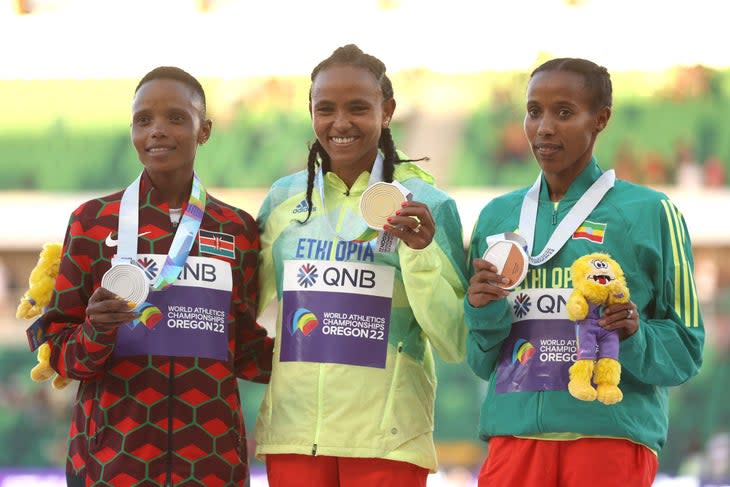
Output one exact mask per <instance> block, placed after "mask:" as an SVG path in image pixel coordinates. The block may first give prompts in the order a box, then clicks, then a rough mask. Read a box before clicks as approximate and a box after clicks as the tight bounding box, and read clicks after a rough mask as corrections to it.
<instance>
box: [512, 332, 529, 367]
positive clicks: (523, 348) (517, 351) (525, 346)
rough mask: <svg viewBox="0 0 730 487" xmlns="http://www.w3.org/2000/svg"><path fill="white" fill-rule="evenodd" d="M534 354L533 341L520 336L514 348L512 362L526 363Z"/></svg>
mask: <svg viewBox="0 0 730 487" xmlns="http://www.w3.org/2000/svg"><path fill="white" fill-rule="evenodd" d="M533 355H535V347H534V346H533V345H532V343H530V342H528V341H527V340H525V339H523V338H520V339H519V340H517V341H516V342H515V346H514V348H513V349H512V363H515V362H519V363H521V364H523V365H524V364H526V363H527V361H528V360H530V358H532V356H533Z"/></svg>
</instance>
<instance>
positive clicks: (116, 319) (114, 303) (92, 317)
mask: <svg viewBox="0 0 730 487" xmlns="http://www.w3.org/2000/svg"><path fill="white" fill-rule="evenodd" d="M136 305H137V303H135V302H131V301H126V300H124V299H121V298H120V297H119V296H117V295H116V294H114V293H113V292H111V291H109V290H108V289H105V288H104V287H99V288H97V289H96V291H94V293H93V294H92V295H91V297H90V298H89V303H88V305H87V306H86V319H87V320H89V322H90V323H91V324H92V325H93V326H94V328H95V329H97V330H99V331H111V330H112V329H114V328H116V327H118V326H119V325H121V324H123V323H127V322H129V321H132V320H134V319H135V318H137V312H136V311H134V308H135V307H136Z"/></svg>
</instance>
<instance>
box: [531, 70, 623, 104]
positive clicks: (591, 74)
mask: <svg viewBox="0 0 730 487" xmlns="http://www.w3.org/2000/svg"><path fill="white" fill-rule="evenodd" d="M542 71H569V72H571V73H576V74H579V75H581V76H582V77H583V79H584V81H585V86H586V89H587V90H588V92H589V93H590V94H591V99H592V104H591V108H592V109H593V110H594V111H596V110H599V109H600V108H603V107H608V108H611V104H612V103H613V95H612V92H613V87H612V85H611V76H610V75H609V74H608V70H607V69H606V68H604V67H603V66H599V65H598V64H596V63H594V62H593V61H589V60H587V59H581V58H557V59H551V60H550V61H547V62H545V63H543V64H541V65H540V66H538V67H537V68H535V70H534V71H533V72H532V74H531V75H530V79H532V77H533V76H535V75H536V74H537V73H540V72H542Z"/></svg>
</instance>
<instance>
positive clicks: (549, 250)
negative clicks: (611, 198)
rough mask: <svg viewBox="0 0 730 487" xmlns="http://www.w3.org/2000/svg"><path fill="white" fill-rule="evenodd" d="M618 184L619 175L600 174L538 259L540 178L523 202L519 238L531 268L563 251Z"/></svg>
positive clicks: (539, 176)
mask: <svg viewBox="0 0 730 487" xmlns="http://www.w3.org/2000/svg"><path fill="white" fill-rule="evenodd" d="M615 181H616V174H615V173H614V171H613V169H611V170H609V171H606V172H604V173H603V174H601V176H600V177H599V178H598V179H596V181H595V182H594V183H593V184H592V185H591V187H590V188H588V190H587V191H586V192H585V193H583V196H581V197H580V199H579V200H578V201H577V202H576V204H575V205H574V206H573V208H571V209H570V211H569V212H568V214H567V215H565V218H563V220H562V221H561V222H560V224H559V225H558V226H557V228H556V229H555V231H554V232H553V234H552V235H551V236H550V240H548V243H547V244H545V248H544V249H543V250H542V252H540V254H539V255H536V256H532V250H533V249H532V246H533V244H534V242H535V221H536V219H537V203H538V201H539V200H540V184H541V183H542V172H541V173H540V174H538V176H537V181H535V183H534V184H533V185H532V187H531V188H530V190H529V191H528V192H527V194H526V195H525V198H524V199H523V200H522V209H521V211H520V227H519V228H520V235H522V237H523V238H524V239H525V242H526V243H527V256H528V257H529V259H530V264H531V265H533V266H538V265H541V264H544V263H545V262H547V261H548V260H550V259H551V258H552V257H554V256H555V254H557V253H558V251H559V250H560V249H561V248H563V245H565V242H567V241H568V239H569V238H570V236H571V235H573V233H574V232H575V230H576V229H577V228H578V227H579V226H580V224H581V223H583V221H584V220H585V219H586V218H587V217H588V215H590V214H591V212H592V211H593V209H594V208H595V207H596V206H598V203H599V202H600V201H601V199H602V198H603V196H604V195H605V194H606V193H607V192H608V190H609V189H611V188H613V185H614V182H615Z"/></svg>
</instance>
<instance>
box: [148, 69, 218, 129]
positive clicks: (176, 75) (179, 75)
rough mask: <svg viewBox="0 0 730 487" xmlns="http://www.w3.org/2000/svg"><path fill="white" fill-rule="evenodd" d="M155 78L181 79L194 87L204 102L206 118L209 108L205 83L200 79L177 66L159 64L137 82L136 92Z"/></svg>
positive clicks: (203, 114)
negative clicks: (206, 100)
mask: <svg viewBox="0 0 730 487" xmlns="http://www.w3.org/2000/svg"><path fill="white" fill-rule="evenodd" d="M155 79H171V80H175V81H180V82H182V83H185V84H186V85H188V86H189V87H190V88H192V90H193V92H195V93H196V94H197V95H198V96H200V99H201V101H202V102H203V113H202V116H203V118H205V113H206V110H207V109H206V103H205V91H204V90H203V85H201V84H200V81H198V80H197V79H195V77H194V76H193V75H192V74H190V73H188V72H187V71H185V70H183V69H180V68H178V67H175V66H159V67H157V68H155V69H153V70H152V71H150V72H149V73H147V74H145V75H144V76H143V77H142V79H141V80H139V83H137V87H136V88H135V89H134V93H135V94H136V93H137V92H138V91H139V89H140V88H141V87H142V85H143V84H145V83H147V82H148V81H152V80H155Z"/></svg>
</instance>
